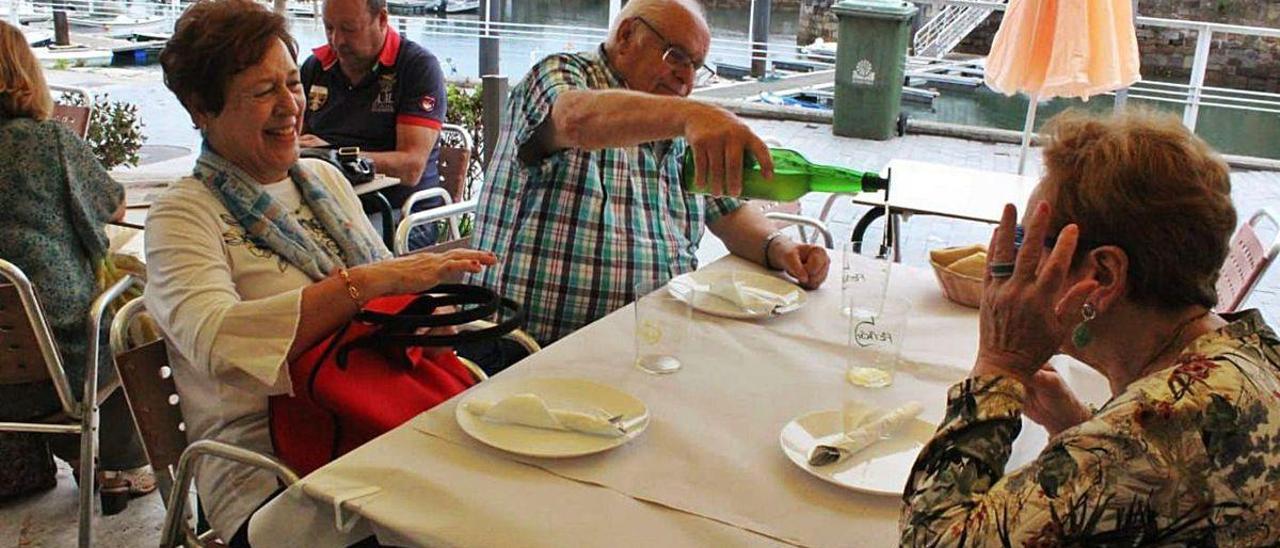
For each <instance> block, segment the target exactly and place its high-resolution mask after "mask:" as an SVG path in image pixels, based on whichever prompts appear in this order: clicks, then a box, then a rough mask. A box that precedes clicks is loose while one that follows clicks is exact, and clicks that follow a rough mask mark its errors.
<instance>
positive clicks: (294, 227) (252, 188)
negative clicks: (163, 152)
mask: <svg viewBox="0 0 1280 548" xmlns="http://www.w3.org/2000/svg"><path fill="white" fill-rule="evenodd" d="M192 175H193V176H194V177H195V178H196V179H198V180H200V181H202V182H203V183H204V184H205V185H206V186H208V187H209V190H211V191H213V194H214V195H215V196H217V197H218V200H219V201H221V202H222V204H223V205H224V206H226V208H227V211H228V212H230V213H231V216H232V217H234V218H235V219H236V221H237V222H239V223H240V227H241V228H242V229H244V231H245V234H246V235H247V236H248V237H249V238H250V239H251V240H253V242H254V243H255V244H258V245H260V246H262V247H265V248H267V249H270V250H272V251H274V252H275V253H276V254H278V255H280V256H281V257H283V258H284V259H285V260H286V261H288V262H289V264H292V265H293V266H296V267H298V268H299V269H301V270H302V271H303V272H305V273H306V274H307V276H310V277H311V279H313V280H321V279H324V278H325V277H327V276H328V275H329V274H330V273H332V272H333V271H334V270H335V269H337V268H346V267H348V266H356V265H361V264H366V263H372V262H377V261H381V260H383V259H388V258H390V256H389V255H388V254H387V252H386V251H385V250H383V248H382V246H381V245H379V244H378V242H375V241H371V240H370V239H369V238H368V236H367V234H365V233H364V232H363V231H360V230H357V229H356V228H355V227H353V226H352V224H351V221H350V220H348V219H347V218H346V216H345V215H344V214H343V212H342V210H341V209H340V207H339V206H338V204H337V202H336V201H335V200H334V199H333V197H332V196H330V195H329V192H328V190H326V189H325V187H324V185H323V184H322V183H320V182H319V181H317V180H315V176H314V175H312V174H311V173H310V171H308V170H307V169H306V168H305V167H303V166H302V165H301V164H298V163H296V162H295V163H294V164H293V166H292V167H290V168H289V178H290V179H292V180H293V184H295V185H298V190H299V191H300V192H301V193H302V199H303V201H304V202H306V204H307V206H308V207H310V208H311V212H312V214H314V215H315V217H316V220H318V221H320V224H321V225H322V226H324V229H325V231H326V232H328V233H329V236H330V237H331V238H333V241H334V243H337V244H338V247H339V248H340V249H341V250H342V256H337V255H334V254H333V253H332V252H330V251H329V250H328V249H327V248H326V247H325V246H323V245H320V244H318V243H316V242H315V241H314V240H312V239H311V237H310V236H308V235H307V232H306V230H304V229H303V228H302V225H300V224H299V223H298V220H297V219H294V218H293V216H292V215H289V212H288V211H285V208H284V207H283V206H281V205H280V204H279V203H278V202H276V200H275V198H272V197H271V195H270V194H268V193H267V192H266V191H265V190H263V188H262V185H261V184H259V183H257V182H256V181H254V180H253V178H252V177H250V176H249V174H248V173H245V172H244V170H242V169H240V168H239V167H238V166H236V165H235V164H232V163H231V162H229V161H227V159H226V158H223V157H222V156H219V155H218V153H217V152H214V151H213V149H212V148H210V147H209V145H208V143H205V146H204V149H203V151H202V152H201V154H200V158H199V159H198V160H196V167H195V170H194V171H193V172H192ZM344 258H345V259H344Z"/></svg>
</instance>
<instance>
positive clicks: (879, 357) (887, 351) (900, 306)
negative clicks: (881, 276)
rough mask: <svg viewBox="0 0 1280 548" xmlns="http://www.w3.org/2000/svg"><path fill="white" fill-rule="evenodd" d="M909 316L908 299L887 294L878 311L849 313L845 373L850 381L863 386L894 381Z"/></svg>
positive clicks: (875, 385) (886, 384) (871, 386)
mask: <svg viewBox="0 0 1280 548" xmlns="http://www.w3.org/2000/svg"><path fill="white" fill-rule="evenodd" d="M910 316H911V301H908V300H906V299H903V298H899V297H888V298H885V299H884V302H883V304H882V306H881V307H880V310H879V311H878V312H877V313H875V314H871V315H868V316H858V315H856V314H855V315H853V316H850V317H849V350H848V352H847V357H848V370H847V373H846V377H847V378H848V379H849V382H850V383H852V384H854V385H856V386H861V387H864V388H880V387H884V386H889V385H890V384H893V372H894V370H895V369H897V366H898V357H899V355H900V354H901V352H902V340H903V338H904V337H905V336H906V330H907V318H908V317H910Z"/></svg>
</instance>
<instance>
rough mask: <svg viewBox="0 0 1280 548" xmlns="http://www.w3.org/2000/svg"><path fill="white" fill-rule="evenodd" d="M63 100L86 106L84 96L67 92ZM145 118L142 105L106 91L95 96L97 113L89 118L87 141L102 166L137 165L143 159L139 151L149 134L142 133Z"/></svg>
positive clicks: (107, 167) (94, 104)
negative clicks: (113, 95)
mask: <svg viewBox="0 0 1280 548" xmlns="http://www.w3.org/2000/svg"><path fill="white" fill-rule="evenodd" d="M58 102H60V103H64V104H68V105H76V106H85V99H84V96H82V95H80V94H78V93H63V94H62V97H61V98H60V99H59V101H58ZM142 128H143V124H142V119H141V117H139V116H138V106H137V105H135V104H133V103H129V102H126V101H112V100H111V99H110V97H109V96H108V95H107V94H106V93H103V94H102V95H95V96H94V98H93V114H92V115H91V116H90V117H89V134H88V135H86V136H85V139H84V140H85V142H87V143H89V148H92V149H93V154H94V156H97V157H98V161H99V162H101V163H102V167H104V168H106V169H111V168H114V167H116V166H122V165H127V166H136V165H138V161H139V160H140V158H139V156H138V151H139V150H141V149H142V143H143V141H145V140H146V137H145V136H143V135H142Z"/></svg>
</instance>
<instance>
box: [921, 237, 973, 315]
mask: <svg viewBox="0 0 1280 548" xmlns="http://www.w3.org/2000/svg"><path fill="white" fill-rule="evenodd" d="M977 253H982V254H983V258H985V255H986V246H982V245H974V246H967V247H962V248H947V249H940V250H934V251H931V252H930V253H929V264H930V265H931V266H933V274H934V276H936V277H937V278H938V285H941V286H942V293H943V294H944V295H946V296H947V298H948V299H950V300H952V301H953V302H955V303H957V304H962V305H964V306H968V307H972V308H978V305H979V304H981V303H982V276H977V275H974V274H976V272H974V269H966V270H968V272H959V271H956V270H953V269H952V268H951V265H953V264H956V263H958V262H959V261H960V260H961V259H965V258H967V257H969V256H970V255H974V254H977ZM982 264H983V265H984V266H983V268H985V264H986V261H985V260H983V261H982ZM977 272H981V270H977Z"/></svg>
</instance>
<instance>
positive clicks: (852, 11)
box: [831, 0, 916, 141]
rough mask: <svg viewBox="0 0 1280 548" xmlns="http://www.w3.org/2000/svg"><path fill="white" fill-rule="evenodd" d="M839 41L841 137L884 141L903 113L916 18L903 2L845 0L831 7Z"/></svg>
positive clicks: (837, 126) (838, 125)
mask: <svg viewBox="0 0 1280 548" xmlns="http://www.w3.org/2000/svg"><path fill="white" fill-rule="evenodd" d="M831 9H832V11H833V12H835V14H836V17H838V18H839V19H840V31H839V34H838V36H837V38H836V98H835V112H833V114H834V117H835V123H834V124H833V126H832V130H833V131H834V132H835V134H836V135H840V136H844V137H859V138H863V139H875V140H877V141H883V140H885V139H888V138H890V137H892V136H893V133H894V129H895V128H896V126H897V123H898V112H899V111H900V110H901V109H902V103H901V101H902V81H903V73H904V71H905V70H906V62H907V45H908V43H909V40H910V39H911V18H912V17H914V16H915V14H916V6H915V5H914V4H911V3H910V2H904V1H902V0H845V1H843V2H839V3H837V4H835V5H834V6H832V8H831Z"/></svg>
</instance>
